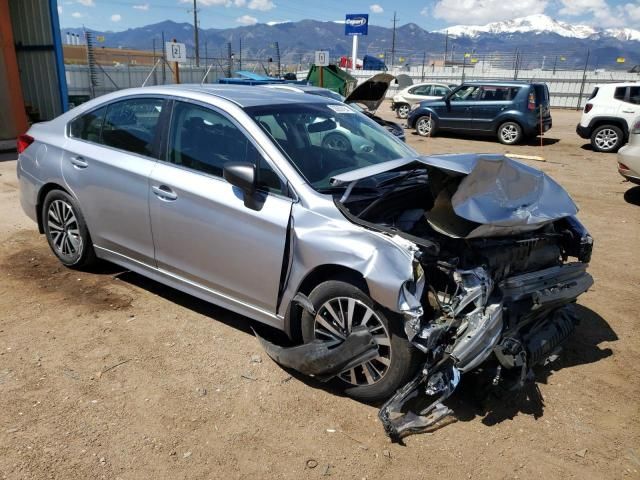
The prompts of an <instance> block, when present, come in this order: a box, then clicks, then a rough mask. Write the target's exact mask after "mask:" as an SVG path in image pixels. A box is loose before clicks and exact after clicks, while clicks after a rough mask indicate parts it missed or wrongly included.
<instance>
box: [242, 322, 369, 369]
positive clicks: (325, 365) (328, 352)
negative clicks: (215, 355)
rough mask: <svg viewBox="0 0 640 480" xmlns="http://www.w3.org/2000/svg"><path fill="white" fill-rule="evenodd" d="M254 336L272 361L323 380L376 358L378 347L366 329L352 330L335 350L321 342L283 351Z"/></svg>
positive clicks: (317, 341)
mask: <svg viewBox="0 0 640 480" xmlns="http://www.w3.org/2000/svg"><path fill="white" fill-rule="evenodd" d="M253 333H254V334H255V336H256V337H257V338H258V340H259V341H260V344H261V345H262V348H264V350H265V352H267V355H269V357H271V358H272V359H273V361H275V362H276V363H278V364H280V365H282V366H283V367H286V368H292V369H294V370H296V371H298V372H300V373H303V374H305V375H309V376H311V377H317V378H318V379H319V380H323V381H324V380H329V379H331V378H333V377H335V376H336V375H338V374H339V373H341V372H344V371H346V370H349V369H350V368H353V367H355V366H357V365H360V364H362V363H364V362H368V361H369V360H373V359H374V358H376V357H377V356H378V344H377V343H376V341H375V339H374V338H373V335H371V333H370V332H369V330H368V329H367V327H366V326H357V327H354V328H353V330H352V331H351V333H350V334H349V335H348V336H347V338H346V339H345V341H344V342H342V343H341V344H340V345H338V346H336V347H334V348H329V347H328V346H327V345H328V343H329V342H325V341H321V340H314V341H312V342H309V343H305V344H302V345H297V346H295V347H289V348H285V347H281V346H278V345H275V344H273V343H271V342H269V341H268V340H265V339H264V338H262V337H260V336H259V335H258V334H257V333H256V332H255V331H254V332H253Z"/></svg>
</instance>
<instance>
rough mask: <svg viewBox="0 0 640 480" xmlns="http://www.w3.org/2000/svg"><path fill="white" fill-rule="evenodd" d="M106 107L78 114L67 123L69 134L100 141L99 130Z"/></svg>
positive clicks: (90, 140)
mask: <svg viewBox="0 0 640 480" xmlns="http://www.w3.org/2000/svg"><path fill="white" fill-rule="evenodd" d="M106 112H107V107H102V108H99V109H97V110H93V111H91V112H88V113H85V114H84V115H80V116H79V117H78V118H76V119H74V120H73V121H72V122H71V123H70V124H69V135H71V136H72V137H74V138H80V139H82V140H87V141H89V142H95V143H99V142H100V130H101V129H102V123H103V122H104V114H105V113H106Z"/></svg>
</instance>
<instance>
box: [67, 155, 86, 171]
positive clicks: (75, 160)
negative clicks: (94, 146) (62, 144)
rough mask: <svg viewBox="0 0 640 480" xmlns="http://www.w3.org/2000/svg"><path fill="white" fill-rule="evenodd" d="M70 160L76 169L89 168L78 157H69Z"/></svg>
mask: <svg viewBox="0 0 640 480" xmlns="http://www.w3.org/2000/svg"><path fill="white" fill-rule="evenodd" d="M70 160H71V163H72V164H73V166H74V167H76V168H87V167H88V166H89V164H88V163H87V161H86V160H85V159H84V158H82V157H81V156H79V155H76V156H73V157H71V158H70Z"/></svg>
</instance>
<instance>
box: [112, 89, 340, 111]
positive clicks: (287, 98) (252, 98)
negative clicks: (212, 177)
mask: <svg viewBox="0 0 640 480" xmlns="http://www.w3.org/2000/svg"><path fill="white" fill-rule="evenodd" d="M301 86H302V85H296V86H295V87H294V88H299V87H301ZM151 88H153V90H154V92H156V93H161V94H162V93H166V94H167V95H175V94H176V92H180V93H182V94H184V95H185V96H188V95H189V94H190V93H204V94H207V95H213V96H216V97H220V98H223V99H225V100H229V101H231V102H233V103H235V104H236V105H238V106H240V107H243V108H244V107H257V106H263V105H278V104H287V103H290V104H295V103H301V102H302V101H303V100H301V98H300V93H299V92H297V91H292V90H289V89H286V90H285V89H278V88H256V87H255V86H250V85H222V84H209V85H200V84H180V85H164V86H159V87H151ZM135 90H138V91H136V92H135V93H142V92H144V90H145V88H140V89H135ZM121 91H122V92H126V91H127V90H121ZM132 93H133V92H132ZM327 102H334V100H331V99H330V98H328V97H320V96H314V95H309V96H306V97H305V98H304V103H325V104H326V103H327Z"/></svg>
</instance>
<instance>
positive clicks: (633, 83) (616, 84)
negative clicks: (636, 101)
mask: <svg viewBox="0 0 640 480" xmlns="http://www.w3.org/2000/svg"><path fill="white" fill-rule="evenodd" d="M638 85H640V82H638V81H637V80H629V81H628V82H610V83H598V84H596V87H598V88H603V87H611V88H616V87H637V86H638Z"/></svg>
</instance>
